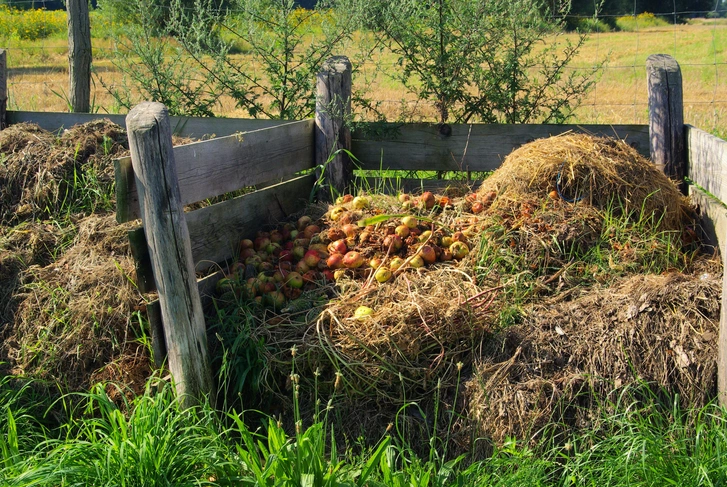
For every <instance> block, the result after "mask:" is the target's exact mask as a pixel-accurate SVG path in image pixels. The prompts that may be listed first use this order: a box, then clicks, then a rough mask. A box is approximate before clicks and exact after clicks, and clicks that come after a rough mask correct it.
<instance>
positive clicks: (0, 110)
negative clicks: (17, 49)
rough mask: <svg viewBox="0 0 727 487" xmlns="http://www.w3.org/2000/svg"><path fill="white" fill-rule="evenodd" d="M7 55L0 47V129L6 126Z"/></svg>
mask: <svg viewBox="0 0 727 487" xmlns="http://www.w3.org/2000/svg"><path fill="white" fill-rule="evenodd" d="M7 108H8V57H7V53H6V51H5V49H0V130H2V129H4V128H5V127H7V126H8V119H7V113H6V110H7Z"/></svg>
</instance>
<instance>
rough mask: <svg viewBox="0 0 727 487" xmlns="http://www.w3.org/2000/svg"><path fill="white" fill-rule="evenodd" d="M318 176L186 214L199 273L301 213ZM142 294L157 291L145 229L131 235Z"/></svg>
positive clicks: (310, 176) (139, 229)
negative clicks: (250, 239)
mask: <svg viewBox="0 0 727 487" xmlns="http://www.w3.org/2000/svg"><path fill="white" fill-rule="evenodd" d="M315 180H316V179H315V176H314V175H312V174H310V175H307V176H299V177H297V178H295V179H292V180H290V181H286V182H284V183H279V184H276V185H273V186H270V187H267V188H265V189H261V190H259V191H255V192H254V193H250V194H246V195H243V196H238V197H237V198H234V199H232V200H228V201H223V202H222V203H217V204H216V205H212V206H208V207H206V208H200V209H198V210H194V211H191V212H188V213H186V215H185V216H186V220H187V226H188V228H189V237H190V245H191V248H192V259H193V261H194V262H195V271H196V272H206V271H207V270H208V269H209V268H210V267H212V266H214V265H217V264H221V263H223V262H225V261H227V260H234V259H235V257H236V256H237V252H238V250H239V249H238V244H239V242H240V240H242V239H243V238H247V237H250V236H251V235H253V234H254V233H255V232H256V231H257V230H260V228H262V227H263V226H265V225H268V224H272V223H275V222H277V221H280V220H283V219H285V218H287V217H288V216H289V215H292V214H294V213H297V212H298V211H300V210H301V209H302V208H303V207H304V206H305V204H306V202H307V201H308V198H309V197H310V194H311V191H312V190H313V184H314V183H315ZM129 237H130V238H129V240H130V243H131V252H132V255H133V256H134V264H135V265H136V279H137V285H138V286H139V290H140V291H141V292H150V291H153V290H155V289H156V287H155V284H154V279H153V270H152V266H151V260H150V259H149V250H148V247H147V244H146V240H145V237H144V229H143V228H141V227H140V228H137V229H135V230H132V231H130V232H129Z"/></svg>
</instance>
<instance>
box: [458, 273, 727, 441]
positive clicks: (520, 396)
mask: <svg viewBox="0 0 727 487" xmlns="http://www.w3.org/2000/svg"><path fill="white" fill-rule="evenodd" d="M721 289H722V271H721V266H720V263H719V262H718V261H717V260H716V259H713V260H706V259H704V260H701V261H700V262H697V263H695V267H694V269H692V270H691V272H690V273H688V274H685V273H680V272H671V273H667V274H663V275H637V276H632V277H629V278H625V279H623V280H621V281H620V282H618V283H617V284H616V285H614V286H612V287H610V288H600V289H593V290H591V291H590V292H588V293H583V294H582V295H581V296H580V297H578V298H577V299H574V300H572V301H561V299H560V298H558V297H554V298H551V299H548V300H546V301H544V302H541V303H538V304H535V305H533V306H532V307H530V308H529V309H528V311H527V316H526V318H525V321H524V322H523V323H522V324H520V325H516V326H513V327H510V328H508V329H506V330H503V331H502V332H501V333H499V334H497V335H496V336H495V337H494V341H493V342H492V343H491V344H490V345H489V349H490V351H491V354H489V355H486V356H485V358H484V359H483V360H481V362H480V363H479V364H478V366H477V368H476V370H475V373H474V377H473V378H472V380H471V381H469V383H468V384H467V395H468V402H469V409H470V416H471V417H472V418H473V419H474V420H475V422H476V424H477V426H478V428H479V431H480V433H481V434H482V435H484V436H485V437H486V438H489V439H491V440H492V441H494V442H496V443H502V442H503V441H504V440H506V439H507V438H509V437H515V438H521V439H526V440H531V441H533V442H535V441H537V440H538V439H539V438H540V437H541V436H542V434H544V433H545V431H544V430H543V427H545V426H546V425H549V426H550V427H551V428H552V425H553V423H556V424H560V425H561V426H562V427H563V428H566V429H567V428H597V427H598V420H599V417H600V413H602V412H604V411H608V410H609V407H610V406H611V405H612V404H613V403H614V402H615V401H617V400H618V394H620V393H622V392H623V391H624V390H625V389H626V388H627V387H628V386H634V385H638V384H639V383H648V385H649V386H650V387H652V388H654V389H659V388H660V389H661V390H664V391H668V393H670V394H679V397H680V399H681V401H682V405H683V406H685V407H696V408H699V407H701V406H703V405H704V404H705V403H706V402H708V401H710V400H711V399H713V398H714V397H715V380H716V357H717V335H718V324H719V313H720V309H719V308H720V295H721ZM633 390H634V391H638V387H636V388H633ZM632 399H633V398H632Z"/></svg>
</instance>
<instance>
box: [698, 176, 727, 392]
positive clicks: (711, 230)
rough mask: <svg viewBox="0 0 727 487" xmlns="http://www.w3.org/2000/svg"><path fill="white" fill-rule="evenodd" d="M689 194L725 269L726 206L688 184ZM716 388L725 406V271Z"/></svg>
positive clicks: (726, 288) (726, 316)
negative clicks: (717, 249)
mask: <svg viewBox="0 0 727 487" xmlns="http://www.w3.org/2000/svg"><path fill="white" fill-rule="evenodd" d="M689 195H690V196H691V198H692V201H693V202H694V203H695V204H697V205H698V206H699V212H700V216H701V217H702V228H703V229H704V231H705V233H706V238H707V242H708V243H709V244H711V245H714V246H715V247H717V248H719V251H720V255H721V256H722V268H723V269H727V206H725V205H724V204H723V203H722V202H720V201H717V200H716V199H714V198H713V197H711V196H710V195H708V194H707V193H705V192H704V191H701V190H700V189H698V188H696V187H694V186H689ZM717 390H718V392H719V402H720V404H721V405H722V406H727V273H724V276H723V278H722V308H721V310H720V320H719V348H718V353H717Z"/></svg>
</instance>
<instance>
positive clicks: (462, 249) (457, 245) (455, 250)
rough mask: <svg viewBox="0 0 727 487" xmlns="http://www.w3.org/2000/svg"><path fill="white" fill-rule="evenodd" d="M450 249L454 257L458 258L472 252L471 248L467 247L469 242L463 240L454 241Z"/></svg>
mask: <svg viewBox="0 0 727 487" xmlns="http://www.w3.org/2000/svg"><path fill="white" fill-rule="evenodd" d="M449 251H450V252H452V257H454V258H455V259H457V260H460V259H463V258H464V257H466V256H467V254H469V253H470V249H469V247H467V244H466V243H464V242H461V241H455V242H454V243H452V245H450V246H449Z"/></svg>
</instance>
